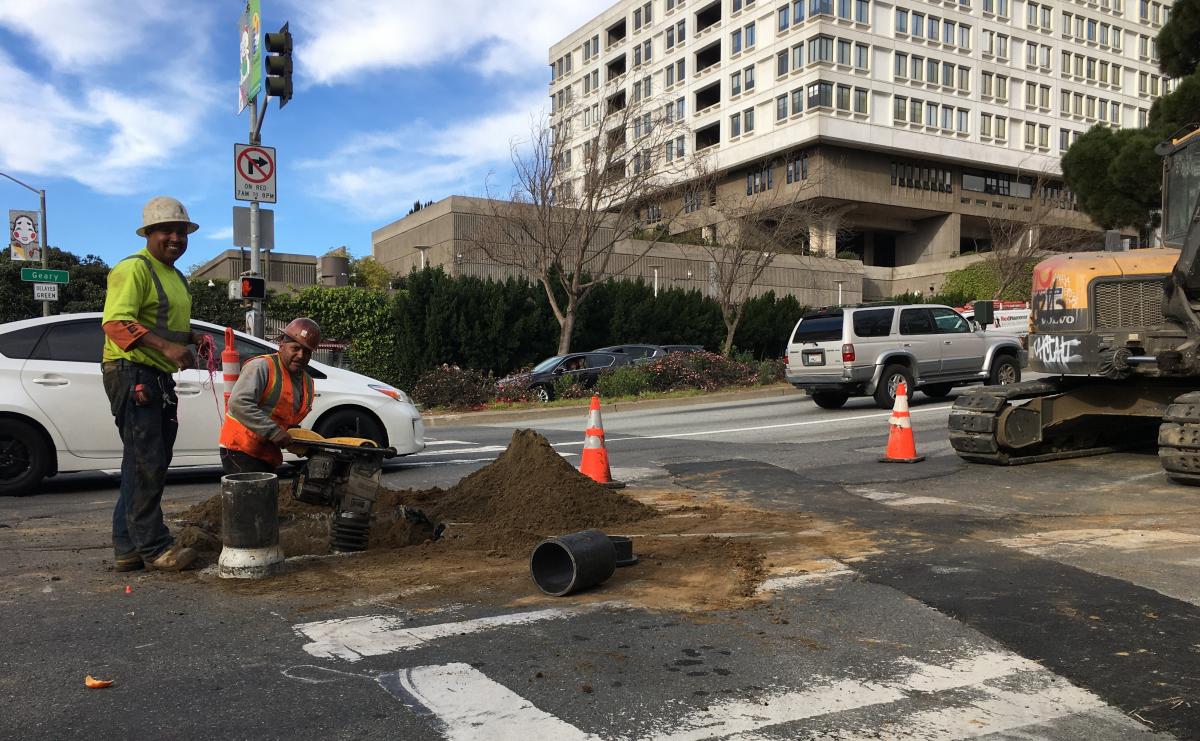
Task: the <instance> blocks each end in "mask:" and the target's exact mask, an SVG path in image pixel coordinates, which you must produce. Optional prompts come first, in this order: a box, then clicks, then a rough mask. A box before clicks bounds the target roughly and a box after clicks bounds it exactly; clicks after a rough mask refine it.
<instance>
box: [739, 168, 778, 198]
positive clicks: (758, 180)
mask: <svg viewBox="0 0 1200 741" xmlns="http://www.w3.org/2000/svg"><path fill="white" fill-rule="evenodd" d="M773 187H775V172H774V170H772V169H771V167H770V165H763V166H762V167H761V168H759V169H756V170H753V171H751V172H747V173H746V195H748V196H749V195H753V194H755V193H762V192H763V191H767V190H770V189H771V188H773Z"/></svg>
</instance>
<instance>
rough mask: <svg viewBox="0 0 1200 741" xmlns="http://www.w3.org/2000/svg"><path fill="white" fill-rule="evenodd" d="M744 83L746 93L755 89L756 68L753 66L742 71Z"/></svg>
mask: <svg viewBox="0 0 1200 741" xmlns="http://www.w3.org/2000/svg"><path fill="white" fill-rule="evenodd" d="M742 82H743V84H744V85H745V88H746V92H750V91H751V90H753V89H754V66H753V65H751V66H749V67H747V68H745V69H744V70H742Z"/></svg>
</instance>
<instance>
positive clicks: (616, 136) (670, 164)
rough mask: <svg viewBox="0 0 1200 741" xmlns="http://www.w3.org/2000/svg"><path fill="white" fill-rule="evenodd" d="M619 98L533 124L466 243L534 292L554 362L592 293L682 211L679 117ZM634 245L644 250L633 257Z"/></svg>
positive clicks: (652, 104)
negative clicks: (555, 328) (544, 302)
mask: <svg viewBox="0 0 1200 741" xmlns="http://www.w3.org/2000/svg"><path fill="white" fill-rule="evenodd" d="M635 88H636V86H635ZM625 96H626V92H625V91H619V92H617V93H613V94H609V95H608V96H607V97H603V96H597V97H595V98H585V101H586V102H585V103H581V104H578V105H575V106H570V107H568V108H566V109H564V110H560V111H559V112H557V113H556V114H555V115H554V116H553V117H551V118H548V119H547V118H543V119H540V120H536V121H534V122H533V124H532V125H531V128H530V134H531V136H530V140H529V141H528V142H521V143H515V144H514V145H513V146H512V163H513V168H514V171H515V178H516V182H515V183H514V184H513V186H512V189H511V192H510V193H508V194H507V195H508V197H507V198H497V197H496V196H495V194H494V193H493V192H492V191H491V189H490V187H489V191H488V195H489V199H488V201H487V205H486V206H485V211H486V213H485V214H484V217H485V218H483V219H481V220H480V221H479V222H478V225H477V227H476V228H475V229H474V230H473V231H472V233H471V234H470V235H468V239H469V241H470V242H471V243H472V245H473V246H474V247H476V248H477V249H479V250H480V251H482V252H483V253H484V254H485V255H486V256H487V257H488V258H489V259H490V260H492V261H493V262H496V263H499V264H501V265H505V266H509V267H513V268H516V269H518V270H520V271H521V272H523V273H524V274H526V275H528V276H529V277H530V278H532V279H533V280H536V281H537V282H538V283H539V284H541V286H542V288H543V290H544V291H545V293H546V298H547V299H548V300H549V302H550V308H551V310H552V311H553V312H554V316H555V318H556V319H557V320H558V323H559V328H560V331H559V341H558V352H559V353H560V354H562V353H566V352H569V350H570V346H571V337H572V334H573V332H574V328H575V317H576V313H577V312H578V310H579V307H580V305H581V304H582V303H583V302H584V301H585V300H587V298H588V295H589V294H590V293H591V292H592V290H593V289H595V287H596V286H597V285H599V284H601V283H602V282H604V281H606V280H608V279H609V278H611V277H612V276H614V275H618V274H621V273H623V272H625V271H627V270H629V269H630V268H632V267H633V266H634V265H636V263H637V262H638V261H640V260H641V259H642V258H643V257H645V255H646V253H647V252H648V251H649V250H650V249H651V248H652V247H653V246H654V245H655V244H656V243H657V242H659V241H661V240H662V239H663V237H665V236H666V235H667V234H668V233H669V232H670V228H669V226H668V225H669V224H670V223H671V222H672V220H673V219H674V218H675V217H676V216H677V215H678V213H679V212H680V211H681V209H682V208H683V204H684V201H683V199H681V198H679V197H677V195H675V194H676V190H677V188H678V187H679V186H678V184H679V183H680V182H681V181H683V180H684V179H685V173H686V169H687V164H686V162H687V158H685V157H684V152H683V150H684V133H685V128H684V123H683V121H682V117H681V116H680V115H678V114H677V113H676V112H675V109H674V107H673V106H672V105H667V104H666V103H665V102H664V101H658V100H654V101H652V100H650V99H647V98H643V97H641V96H640V95H636V96H635V97H637V98H638V99H637V100H632V101H631V100H626V97H625ZM596 100H598V102H594V101H596ZM575 131H582V132H585V133H586V136H585V137H583V138H582V140H580V139H577V138H574V137H573V133H574V132H575ZM651 224H655V225H657V226H658V227H660V228H647V227H648V226H649V225H651ZM635 238H636V239H639V240H644V241H641V242H638V243H636V244H637V246H636V247H635V246H634V244H635V243H634V242H632V241H630V240H633V239H635ZM622 243H625V244H627V245H628V247H627V248H626V250H625V251H624V252H622V253H621V254H620V257H619V258H618V257H617V249H616V248H617V246H618V245H619V244H622Z"/></svg>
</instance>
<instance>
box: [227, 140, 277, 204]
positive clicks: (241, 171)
mask: <svg viewBox="0 0 1200 741" xmlns="http://www.w3.org/2000/svg"><path fill="white" fill-rule="evenodd" d="M233 197H234V199H235V200H238V201H265V202H267V203H274V202H275V148H274V147H261V146H258V145H253V144H234V145H233Z"/></svg>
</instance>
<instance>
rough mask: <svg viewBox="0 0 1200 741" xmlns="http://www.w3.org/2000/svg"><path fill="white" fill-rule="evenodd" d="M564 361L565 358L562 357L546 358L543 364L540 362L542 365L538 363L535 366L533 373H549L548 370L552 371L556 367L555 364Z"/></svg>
mask: <svg viewBox="0 0 1200 741" xmlns="http://www.w3.org/2000/svg"><path fill="white" fill-rule="evenodd" d="M562 359H563V356H561V355H555V356H554V357H552V358H546V359H545V360H543V361H542V362H540V363H538V364H537V365H535V366H533V371H532V372H533V373H545V372H546V371H548V370H550V369H551V368H553V367H554V365H555V364H556V363H557V362H558V361H560V360H562Z"/></svg>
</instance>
